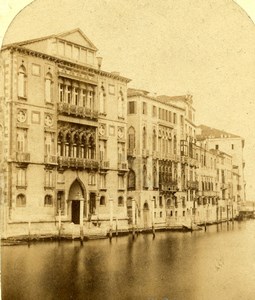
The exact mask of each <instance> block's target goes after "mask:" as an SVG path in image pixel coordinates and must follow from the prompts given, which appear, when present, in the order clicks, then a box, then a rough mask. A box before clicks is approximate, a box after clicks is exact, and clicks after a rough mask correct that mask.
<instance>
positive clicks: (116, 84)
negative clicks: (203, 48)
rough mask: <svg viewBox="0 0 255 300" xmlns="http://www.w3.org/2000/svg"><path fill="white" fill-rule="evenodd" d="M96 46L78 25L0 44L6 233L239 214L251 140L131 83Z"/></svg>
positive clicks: (189, 104)
mask: <svg viewBox="0 0 255 300" xmlns="http://www.w3.org/2000/svg"><path fill="white" fill-rule="evenodd" d="M96 53H97V48H96V47H95V45H94V44H93V43H92V42H91V41H90V40H89V39H88V38H87V37H86V36H85V35H84V33H83V32H81V31H80V30H79V29H75V30H73V31H69V32H65V33H62V34H58V35H51V36H46V37H42V38H38V39H34V40H29V41H24V42H19V43H15V44H10V45H4V47H3V48H2V50H1V59H0V84H1V85H2V86H1V87H0V201H1V231H2V237H8V236H15V235H25V234H28V233H31V234H57V233H58V231H59V230H60V231H61V233H62V234H70V233H72V234H81V235H83V234H85V235H86V234H88V235H89V234H92V235H93V234H100V232H104V233H106V232H109V230H110V229H112V230H115V229H116V228H118V230H123V231H128V230H130V229H131V228H135V227H138V228H140V229H148V228H152V227H155V228H176V227H178V228H180V227H182V226H183V225H189V226H190V224H191V223H192V222H195V223H199V224H200V223H204V222H206V223H212V222H217V221H225V220H228V219H229V218H231V217H232V218H233V217H235V216H236V215H237V214H238V205H240V203H241V202H242V201H244V200H245V182H244V176H243V167H244V161H243V153H242V151H243V147H244V140H243V139H242V138H241V137H238V136H235V135H231V134H226V133H225V132H223V131H219V130H216V129H212V128H209V127H206V126H200V127H197V126H196V124H195V109H194V107H193V100H192V96H190V95H184V96H174V97H170V96H165V95H164V96H151V95H150V94H149V92H147V91H144V90H138V89H129V90H127V84H128V82H129V81H130V80H129V79H128V78H125V77H123V76H120V74H119V73H117V72H112V73H109V72H105V71H103V70H102V69H101V66H102V58H101V57H96Z"/></svg>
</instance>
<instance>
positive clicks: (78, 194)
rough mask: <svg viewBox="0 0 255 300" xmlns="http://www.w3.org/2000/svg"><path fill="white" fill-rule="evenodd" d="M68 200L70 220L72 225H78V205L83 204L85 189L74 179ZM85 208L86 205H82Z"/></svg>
mask: <svg viewBox="0 0 255 300" xmlns="http://www.w3.org/2000/svg"><path fill="white" fill-rule="evenodd" d="M68 200H69V201H71V219H72V222H73V223H74V224H80V205H84V203H85V187H84V185H83V184H82V182H81V181H80V180H79V179H76V180H75V181H74V182H73V183H72V185H71V187H70V190H69V196H68ZM84 206H85V207H86V205H84Z"/></svg>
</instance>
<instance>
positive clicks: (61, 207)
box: [57, 191, 65, 215]
mask: <svg viewBox="0 0 255 300" xmlns="http://www.w3.org/2000/svg"><path fill="white" fill-rule="evenodd" d="M59 211H61V214H62V215H64V213H65V194H64V191H58V193H57V213H58V212H59Z"/></svg>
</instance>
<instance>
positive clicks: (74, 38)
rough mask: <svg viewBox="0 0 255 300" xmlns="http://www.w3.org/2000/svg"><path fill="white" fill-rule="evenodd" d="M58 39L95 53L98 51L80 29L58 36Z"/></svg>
mask: <svg viewBox="0 0 255 300" xmlns="http://www.w3.org/2000/svg"><path fill="white" fill-rule="evenodd" d="M57 37H58V38H60V39H63V40H65V41H68V42H70V43H73V44H77V45H80V46H82V47H85V48H90V49H93V50H95V51H96V50H97V48H96V46H95V45H94V44H93V43H92V42H91V41H90V40H89V39H88V37H87V36H86V35H85V34H84V33H83V32H82V31H81V30H80V29H74V30H72V31H68V32H64V33H61V34H58V35H57Z"/></svg>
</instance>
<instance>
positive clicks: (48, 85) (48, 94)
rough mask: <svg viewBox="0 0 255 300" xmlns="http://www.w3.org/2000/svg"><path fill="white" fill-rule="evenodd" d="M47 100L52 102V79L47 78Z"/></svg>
mask: <svg viewBox="0 0 255 300" xmlns="http://www.w3.org/2000/svg"><path fill="white" fill-rule="evenodd" d="M45 101H46V102H51V101H52V97H51V80H50V79H46V80H45Z"/></svg>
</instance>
